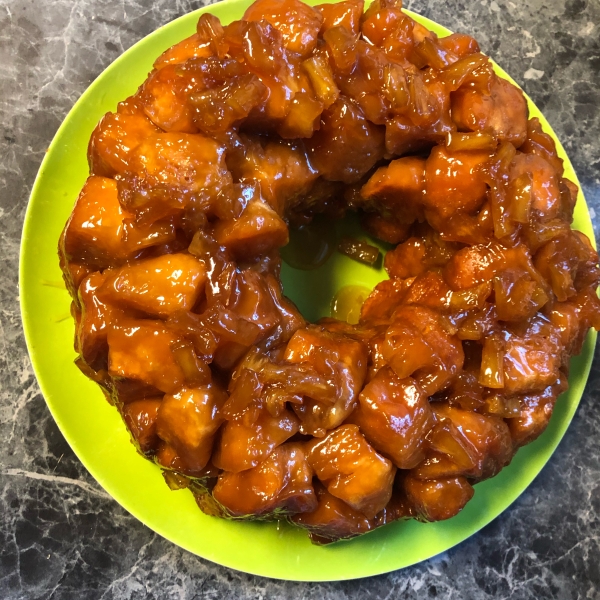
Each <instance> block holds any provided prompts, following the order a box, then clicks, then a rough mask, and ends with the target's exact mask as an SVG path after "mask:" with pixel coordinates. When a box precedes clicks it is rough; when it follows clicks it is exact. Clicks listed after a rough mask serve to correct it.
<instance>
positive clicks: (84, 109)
mask: <svg viewBox="0 0 600 600" xmlns="http://www.w3.org/2000/svg"><path fill="white" fill-rule="evenodd" d="M247 4H248V2H247V1H246V0H226V1H225V2H221V3H218V4H214V5H211V6H209V7H207V8H204V9H200V10H199V11H196V12H194V13H191V14H189V15H185V16H183V17H181V18H179V19H177V20H175V21H173V22H172V23H169V24H168V25H166V26H164V27H162V28H160V29H158V30H157V31H155V32H154V33H152V34H151V35H149V36H148V37H146V38H144V39H143V40H141V41H140V42H139V43H137V44H136V45H135V46H133V47H132V48H130V49H129V50H128V51H127V52H125V53H124V54H123V55H122V56H121V57H119V58H118V59H117V60H116V61H115V62H114V63H113V64H111V65H110V66H109V67H108V68H107V69H106V70H105V71H104V72H103V73H102V74H101V75H100V76H99V77H98V79H96V80H95V81H94V82H93V83H92V85H90V87H89V88H88V89H87V90H86V91H85V92H84V94H83V95H82V96H81V98H80V99H79V100H78V102H77V103H76V104H75V106H74V107H73V109H72V110H71V112H70V113H69V114H68V116H67V118H66V119H65V121H64V122H63V124H62V125H61V127H60V128H59V130H58V132H57V134H56V136H55V137H54V140H53V141H52V144H51V145H50V148H49V149H48V152H47V154H46V157H45V158H44V160H43V162H42V165H41V167H40V171H39V174H38V176H37V179H36V181H35V184H34V186H33V190H32V193H31V199H30V202H29V206H28V209H27V214H26V216H25V224H24V229H23V236H22V244H21V257H20V258H21V261H20V298H21V312H22V318H23V325H24V329H25V337H26V340H27V346H28V349H29V353H30V356H31V360H32V363H33V367H34V370H35V373H36V375H37V378H38V381H39V384H40V387H41V390H42V393H43V395H44V397H45V399H46V402H47V403H48V407H49V409H50V411H51V413H52V415H53V416H54V419H55V420H56V422H57V424H58V426H59V428H60V430H61V431H62V433H63V435H64V436H65V438H66V439H67V441H68V442H69V444H70V445H71V447H72V448H73V450H74V452H75V454H76V455H77V456H78V457H79V459H80V460H81V462H82V463H83V464H84V465H85V467H86V468H87V469H88V470H89V472H90V473H91V474H92V476H93V477H94V478H95V479H96V480H97V481H98V483H99V484H100V485H101V486H102V487H103V488H104V489H105V490H106V491H107V492H108V493H109V494H110V495H111V496H112V497H113V498H114V499H115V500H116V501H117V502H119V503H120V504H121V505H122V506H123V507H124V508H125V509H127V510H128V511H129V512H130V513H131V514H133V515H134V516H135V517H136V518H138V519H139V520H140V521H142V522H143V523H144V524H146V525H147V526H148V527H150V528H151V529H152V530H154V531H156V532H157V533H159V534H160V535H162V536H164V537H165V538H167V539H168V540H171V541H172V542H173V543H175V544H177V545H179V546H181V547H182V548H185V549H186V550H189V551H190V552H193V553H195V554H197V555H199V556H201V557H203V558H205V559H208V560H211V561H213V562H215V563H218V564H221V565H224V566H227V567H231V568H233V569H238V570H240V571H244V572H247V573H252V574H257V575H262V576H266V577H273V578H278V579H288V580H298V581H331V580H343V579H353V578H358V577H365V576H370V575H377V574H381V573H386V572H388V571H392V570H395V569H400V568H402V567H406V566H409V565H412V564H415V563H417V562H419V561H422V560H425V559H427V558H430V557H432V556H434V555H436V554H438V553H440V552H443V551H445V550H448V549H449V548H451V547H452V546H454V545H456V544H458V543H460V542H462V541H463V540H465V539H466V538H468V537H469V536H470V535H472V534H473V533H475V532H476V531H478V530H479V529H481V528H482V527H483V526H485V525H487V524H488V523H489V522H490V521H491V520H492V519H494V518H495V517H497V516H498V515H499V514H500V513H501V512H502V511H503V510H505V509H506V508H507V507H508V506H509V505H510V504H511V503H512V502H513V501H514V500H515V499H516V498H517V497H518V496H519V495H520V494H521V493H522V492H523V491H524V490H525V489H526V488H527V486H528V485H529V484H530V483H531V481H532V480H533V479H534V477H535V476H536V475H537V474H538V473H539V472H540V470H541V469H542V467H543V466H544V464H545V463H546V462H547V461H548V459H549V458H550V456H551V455H552V453H553V451H554V450H555V448H556V446H557V445H558V443H559V442H560V440H561V438H562V437H563V435H564V433H565V431H566V429H567V427H568V425H569V423H570V421H571V419H572V417H573V414H574V412H575V410H576V408H577V405H578V404H579V400H580V398H581V395H582V393H583V390H584V387H585V382H586V380H587V376H588V373H589V370H590V365H591V361H592V357H593V349H594V345H595V341H596V336H595V333H593V334H590V335H589V336H588V338H587V341H586V344H585V346H584V349H583V352H582V353H581V355H580V356H579V357H577V358H575V359H573V361H572V368H571V377H570V384H571V389H570V390H569V392H568V393H566V394H564V395H563V396H561V398H560V399H559V401H558V403H557V406H556V410H555V413H554V416H553V418H552V420H551V423H550V426H549V427H548V429H547V430H546V432H545V433H544V434H543V436H541V437H540V438H539V439H538V440H537V441H536V442H534V443H533V444H531V445H529V446H527V447H526V448H524V449H522V450H520V451H519V452H518V454H517V456H516V457H515V459H514V460H513V462H512V464H511V465H510V466H509V467H508V468H506V469H504V470H503V471H502V472H501V473H500V474H499V475H498V476H497V477H495V478H494V479H492V480H489V481H486V482H484V483H481V484H478V485H477V486H476V493H475V497H474V499H473V500H472V501H471V502H470V503H469V505H468V506H467V507H466V508H465V510H464V511H463V512H462V513H461V514H460V515H458V516H457V517H455V518H453V519H450V520H449V521H445V522H441V523H433V524H422V523H417V522H414V521H413V522H404V523H394V524H392V525H390V526H387V527H384V528H382V529H379V530H377V531H375V532H373V533H370V534H368V535H366V536H363V537H361V538H358V539H355V540H352V541H350V542H342V543H339V544H334V545H331V546H328V547H318V546H313V545H312V544H310V542H309V541H308V538H307V536H306V534H305V533H304V532H303V531H301V530H298V529H295V528H292V527H290V526H287V525H284V524H283V525H279V526H278V525H276V524H273V523H269V524H267V523H240V522H229V521H225V520H221V519H216V518H211V517H208V516H205V515H204V514H202V513H201V512H200V511H199V510H198V509H197V508H196V505H195V503H194V500H193V498H192V495H191V494H190V493H189V492H187V491H181V492H171V491H170V490H169V489H168V488H167V486H166V485H165V484H164V481H163V478H162V477H161V474H160V472H159V470H158V468H156V467H155V466H154V465H152V464H151V463H149V462H148V461H146V460H144V459H143V458H142V457H140V456H139V455H137V454H136V453H135V452H134V450H133V447H132V446H131V444H130V441H129V437H128V435H127V433H126V431H125V428H124V426H123V424H122V423H121V420H120V418H119V417H118V415H117V413H116V411H115V410H114V408H112V407H111V406H109V405H108V404H107V403H106V402H105V400H104V398H103V396H102V394H101V392H100V390H99V389H98V388H97V387H96V385H95V384H93V383H92V382H91V381H89V380H88V379H86V378H85V377H84V376H83V375H82V374H81V373H80V372H79V370H78V369H77V368H76V367H75V366H74V364H73V359H74V357H75V354H74V352H73V350H72V336H73V323H72V320H71V319H70V317H69V299H68V296H67V294H66V292H65V290H64V288H63V287H62V284H61V275H60V270H59V268H58V259H57V254H56V246H57V240H58V237H59V234H60V231H61V229H62V227H63V225H64V223H65V221H66V219H67V217H68V215H69V213H70V211H71V208H72V205H73V202H74V201H75V199H76V197H77V194H78V192H79V190H80V189H81V187H82V185H83V183H84V181H85V178H86V175H87V172H88V171H87V161H86V148H87V142H88V140H89V136H90V133H91V131H92V130H93V128H94V126H95V125H96V123H97V121H98V120H99V119H100V117H101V116H102V115H103V114H104V113H105V112H106V111H108V110H114V108H115V106H116V104H117V102H118V101H120V100H122V99H124V98H125V97H126V96H127V95H129V94H131V93H132V92H134V91H135V89H136V88H137V86H138V85H139V84H140V83H141V82H142V81H143V80H144V79H145V77H146V75H147V73H148V72H149V71H150V69H151V67H152V61H153V59H154V57H156V56H158V54H159V53H160V52H161V51H162V50H164V49H166V48H168V47H169V46H171V45H172V44H174V43H175V42H177V41H179V40H181V39H183V38H184V37H186V36H187V35H190V34H191V33H193V31H194V28H195V23H196V20H197V19H198V16H199V15H200V13H202V12H204V11H206V10H210V11H211V12H213V13H214V14H216V15H217V16H218V17H220V18H221V20H222V21H223V22H229V21H231V20H233V19H237V18H240V17H241V15H242V14H243V11H244V9H245V7H246V6H247ZM411 16H413V17H414V18H415V19H417V20H418V21H420V22H421V23H423V24H424V25H426V26H427V27H429V28H431V29H432V30H433V31H435V32H436V33H438V35H446V34H447V33H449V32H448V30H447V29H445V28H443V27H441V26H440V25H437V24H436V23H434V22H432V21H430V20H428V19H425V18H423V17H420V16H418V15H414V14H413V13H411ZM499 72H500V73H501V74H502V75H504V76H506V74H505V73H504V72H502V71H500V70H499ZM529 106H530V110H531V114H532V115H535V116H538V117H539V118H540V120H541V121H542V123H543V125H544V128H545V130H546V131H548V132H551V128H550V126H549V125H548V123H547V121H546V120H545V119H544V117H543V116H542V115H541V113H540V112H539V110H538V109H537V108H536V107H535V106H534V105H533V103H532V102H531V101H529ZM554 137H555V140H556V142H557V146H558V149H559V152H560V155H561V157H562V158H563V159H565V165H566V176H567V177H569V178H570V179H572V180H573V181H577V177H576V175H575V173H574V171H573V168H572V166H571V163H570V161H569V159H568V158H567V156H566V154H565V152H564V149H563V148H562V146H561V145H560V143H559V142H558V140H557V139H556V136H554ZM575 226H576V227H577V228H578V229H579V230H581V231H583V232H584V233H585V234H586V235H588V237H589V238H590V239H591V240H594V234H593V230H592V225H591V221H590V217H589V214H588V212H587V207H586V204H585V200H584V198H583V196H582V195H580V198H579V203H578V205H577V208H576V211H575ZM336 260H337V259H336ZM356 264H357V263H353V262H352V261H346V262H344V261H341V262H339V266H336V281H339V282H342V281H343V282H349V283H363V284H366V285H372V284H373V283H374V282H376V281H377V280H378V279H381V278H382V277H383V275H381V274H377V273H374V272H373V271H370V272H366V271H362V272H361V271H360V269H358V267H356ZM357 269H358V270H357ZM328 273H329V276H330V275H331V271H329V272H328ZM284 282H285V284H286V293H289V294H290V296H291V297H292V298H293V297H294V296H295V294H296V292H297V291H298V290H297V289H291V288H289V287H288V286H291V287H296V288H297V287H298V285H299V286H300V287H302V285H303V284H302V283H298V285H294V277H293V274H292V275H290V271H289V270H288V271H287V272H286V277H285V279H284ZM336 285H337V284H336ZM524 526H525V527H527V525H526V524H525V525H524Z"/></svg>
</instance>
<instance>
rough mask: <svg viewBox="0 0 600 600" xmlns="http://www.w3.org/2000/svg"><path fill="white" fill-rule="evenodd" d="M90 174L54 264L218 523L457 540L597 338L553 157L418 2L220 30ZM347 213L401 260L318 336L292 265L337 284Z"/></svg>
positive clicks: (591, 254)
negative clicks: (392, 531)
mask: <svg viewBox="0 0 600 600" xmlns="http://www.w3.org/2000/svg"><path fill="white" fill-rule="evenodd" d="M88 154H89V164H90V177H89V179H88V180H87V182H86V183H85V185H84V187H83V189H82V191H81V194H80V195H79V198H78V199H77V202H76V203H75V206H74V208H73V212H72V214H71V216H70V218H69V220H68V222H67V224H66V226H65V229H64V232H63V235H62V236H61V239H60V244H59V246H60V248H59V254H60V260H61V266H62V268H63V272H64V277H65V281H66V283H67V287H68V289H69V290H70V292H71V294H72V296H73V304H72V312H73V316H74V318H75V321H76V336H75V347H76V350H77V352H78V354H79V357H78V359H77V364H78V365H79V366H80V368H81V369H82V370H83V371H84V373H86V375H88V376H89V377H91V378H92V379H93V380H94V381H96V382H98V383H99V385H100V386H101V387H102V388H103V390H104V391H105V393H106V395H107V398H108V399H109V400H110V402H112V403H113V404H114V405H115V406H116V407H117V409H118V410H119V411H120V413H121V414H122V416H123V418H124V421H125V423H126V425H127V427H128V428H129V431H130V432H131V435H132V439H133V441H134V443H135V444H136V446H137V448H138V450H139V451H140V452H141V453H142V454H143V455H144V456H146V457H148V458H149V459H150V460H153V461H154V462H156V463H157V464H158V465H160V467H161V468H162V469H163V471H164V472H165V475H166V476H165V479H166V481H167V483H168V484H169V486H170V487H172V488H174V489H181V488H186V487H188V488H189V489H190V490H191V491H192V492H193V493H194V494H195V496H196V498H197V501H198V504H199V506H200V507H201V508H202V510H204V511H205V512H207V513H208V514H211V515H220V516H225V517H230V518H250V519H253V518H260V519H273V518H289V519H290V520H291V521H293V522H294V523H296V524H297V525H299V526H301V527H304V528H306V529H307V530H308V531H309V532H310V534H311V537H312V539H313V540H314V541H316V542H319V543H323V542H328V541H332V540H336V539H340V538H345V537H351V536H355V535H360V534H362V533H365V532H367V531H370V530H372V529H373V528H375V527H379V526H381V525H384V524H385V523H389V522H390V521H393V520H396V519H399V518H407V517H414V518H419V519H423V520H439V519H447V518H450V517H452V516H453V515H455V514H456V513H457V512H459V511H460V510H461V509H462V508H463V506H464V505H465V503H466V502H467V501H468V500H469V499H470V498H471V496H472V495H473V487H472V485H473V484H474V483H476V482H477V481H480V480H481V479H485V478H487V477H491V476H493V475H495V474H496V473H498V471H500V470H501V469H502V468H503V467H504V466H506V465H507V464H508V463H509V462H510V460H511V458H512V456H513V454H514V452H515V451H516V450H517V449H518V448H519V447H520V446H523V445H524V444H527V443H529V442H531V441H532V440H534V439H535V438H536V437H537V436H538V435H540V433H541V432H542V431H543V430H544V429H545V427H546V425H547V424H548V421H549V419H550V416H551V414H552V409H553V406H554V403H555V401H556V398H557V396H558V395H559V394H560V393H561V392H562V391H563V390H564V389H565V388H566V380H567V379H566V377H567V373H568V368H569V359H570V357H571V356H572V355H573V354H576V353H578V352H579V351H580V350H581V347H582V343H583V340H584V338H585V335H586V332H587V331H588V329H589V328H590V327H596V328H598V327H599V326H600V318H599V316H600V311H599V302H598V298H597V296H596V287H597V284H598V279H599V271H598V256H597V254H596V252H595V251H594V249H593V248H592V246H591V244H590V242H589V240H588V239H587V238H586V237H585V236H584V235H582V234H581V233H578V232H576V231H573V230H572V229H571V226H570V224H571V222H572V216H573V210H574V206H575V201H576V198H577V194H578V190H577V187H576V186H575V184H574V183H573V182H571V181H569V180H568V179H566V178H565V177H564V172H563V164H562V160H561V159H560V158H559V157H558V155H557V152H556V147H555V144H554V141H553V140H552V138H551V137H550V136H548V135H547V134H546V133H544V132H543V131H542V128H541V126H540V123H539V121H538V120H537V119H535V118H533V119H529V118H528V112H527V104H526V102H525V99H524V97H523V94H522V93H521V91H520V90H519V89H517V88H516V87H514V86H513V85H512V84H510V83H509V82H507V81H504V80H503V79H500V78H499V77H498V76H497V75H496V74H495V73H494V71H493V69H492V65H491V63H490V61H489V60H488V59H487V57H485V56H484V55H482V54H481V53H480V51H479V46H478V44H477V42H476V41H475V40H474V39H472V38H471V37H469V36H467V35H463V34H453V35H450V36H448V37H445V38H438V37H437V36H436V35H435V34H433V33H432V32H430V31H428V30H427V29H426V28H425V27H423V26H422V25H420V24H418V23H416V22H414V21H413V20H412V19H411V18H410V17H409V16H407V15H406V14H405V13H404V12H403V11H402V10H401V1H400V0H375V1H374V2H373V3H372V4H371V5H370V7H369V8H368V10H367V11H363V4H362V2H361V1H360V0H347V1H344V2H340V3H337V4H324V5H321V6H317V7H315V8H312V7H309V6H307V5H305V4H303V3H302V2H301V1H300V0H257V1H256V2H255V3H254V4H252V5H251V6H250V7H249V8H248V10H247V11H246V13H245V14H244V16H243V18H242V19H241V20H239V21H234V22H233V23H230V24H229V25H226V26H223V25H222V24H221V23H220V22H219V20H218V19H217V18H216V17H214V16H212V15H210V14H203V15H202V16H201V17H200V20H199V21H198V26H197V31H196V33H194V34H193V35H192V36H191V37H189V38H187V39H185V40H183V41H181V42H180V43H178V44H176V45H175V46H173V47H172V48H170V49H168V50H167V51H166V52H165V53H164V54H163V55H161V56H160V57H159V58H158V59H157V60H156V62H155V65H154V70H153V71H152V72H151V73H150V75H149V76H148V79H147V80H146V81H145V82H144V83H143V84H142V86H141V87H140V89H139V90H138V91H137V93H136V94H134V95H133V96H132V97H130V98H128V99H126V100H125V101H123V102H121V103H120V104H119V105H118V107H117V110H116V112H114V113H108V114H107V115H106V116H105V117H104V118H103V119H102V120H101V121H100V123H99V124H98V126H97V127H96V129H95V130H94V132H93V134H92V137H91V140H90V144H89V153H88ZM346 210H354V211H358V212H359V214H360V218H361V222H362V224H363V226H364V228H365V230H366V231H368V232H369V233H370V234H371V235H374V236H376V237H378V238H380V239H381V240H383V241H385V242H388V243H390V244H392V245H393V249H392V250H390V251H389V252H388V253H387V255H386V256H385V260H384V266H385V268H386V270H387V273H388V275H389V279H386V280H385V281H382V282H381V283H380V284H378V285H377V286H376V287H375V289H374V290H372V291H369V290H364V289H362V288H356V287H350V288H344V289H342V290H340V291H339V292H338V294H337V295H336V298H335V299H334V303H333V315H334V318H331V319H324V320H322V321H321V322H320V323H318V324H315V325H311V324H308V323H306V321H305V320H304V319H303V317H302V315H300V314H299V312H298V310H297V309H296V308H295V306H294V305H293V304H292V303H291V302H290V301H289V300H287V299H286V298H285V297H284V296H283V292H282V289H281V285H280V281H279V270H280V249H282V252H281V254H282V255H283V257H284V258H285V260H287V261H288V262H289V264H290V265H292V266H294V267H296V268H303V269H312V268H315V267H318V266H319V265H321V264H322V263H323V262H324V261H325V260H326V259H327V257H328V255H329V253H330V252H331V251H332V250H333V239H332V238H333V236H332V233H333V226H332V219H335V218H339V217H342V216H343V215H344V213H345V211H346ZM315 215H318V217H317V218H315ZM307 294H310V290H307ZM363 300H364V302H363ZM359 308H360V310H359Z"/></svg>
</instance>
